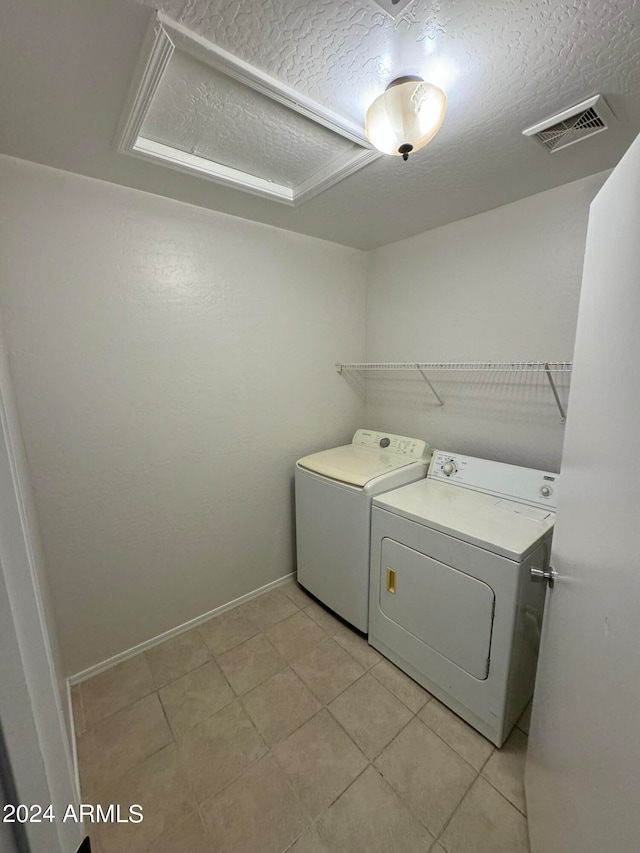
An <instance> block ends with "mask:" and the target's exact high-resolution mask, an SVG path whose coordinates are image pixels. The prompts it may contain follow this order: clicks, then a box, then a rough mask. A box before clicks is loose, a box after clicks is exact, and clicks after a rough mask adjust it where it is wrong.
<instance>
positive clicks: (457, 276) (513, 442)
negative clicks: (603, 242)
mask: <svg viewBox="0 0 640 853" xmlns="http://www.w3.org/2000/svg"><path fill="white" fill-rule="evenodd" d="M605 177H606V175H605V174H604V173H603V174H601V175H595V176H592V177H589V178H585V179H583V180H580V181H576V182H575V183H571V184H567V185H565V186H562V187H559V188H557V189H554V190H549V191H548V192H544V193H540V194H539V195H535V196H531V197H529V198H525V199H522V200H521V201H517V202H515V203H513V204H509V205H506V206H504V207H500V208H497V209H495V210H491V211H489V212H487V213H482V214H479V215H478V216H473V217H470V218H469V219H464V220H461V221H459V222H455V223H452V224H451V225H446V226H444V227H442V228H437V229H434V230H432V231H428V232H426V233H424V234H420V235H418V236H416V237H411V238H409V239H407V240H403V241H401V242H398V243H394V244H392V245H389V246H384V247H382V248H380V249H377V250H374V251H372V252H370V253H369V279H368V285H369V289H368V305H367V360H368V361H374V362H378V361H381V362H382V361H384V362H388V361H485V360H486V361H489V360H497V361H500V360H504V361H519V360H543V361H546V360H552V361H555V360H557V361H564V360H571V358H572V354H573V345H574V338H575V328H576V318H577V311H578V298H579V295H580V282H581V277H582V264H583V255H584V246H585V238H586V228H587V216H588V206H589V203H590V202H591V200H592V198H593V197H594V195H595V194H596V192H597V191H598V189H599V188H600V186H601V185H602V183H603V181H604V179H605ZM425 204H437V199H428V198H427V199H425ZM440 376H441V377H442V374H440ZM466 376H467V377H468V376H469V375H468V374H467V375H466ZM533 380H534V377H531V376H528V377H523V378H522V380H521V381H520V382H519V383H517V384H513V383H511V384H509V386H508V387H505V386H504V385H502V387H499V386H498V385H497V384H496V382H495V379H494V377H492V376H488V377H487V376H486V375H485V376H484V377H482V378H481V376H480V375H476V376H475V378H472V381H470V382H462V383H461V382H460V381H458V382H454V381H452V380H451V375H449V377H448V378H447V380H446V381H444V382H439V383H438V388H440V389H441V391H442V393H443V396H444V399H445V407H444V408H443V409H440V408H438V407H437V406H436V405H434V401H433V397H432V396H431V395H430V392H429V390H428V388H427V387H426V386H425V385H424V383H423V382H422V380H421V379H420V378H419V377H418V378H416V379H415V381H408V380H406V379H398V378H397V377H396V378H394V379H384V378H375V379H372V380H370V381H369V383H368V384H369V390H368V405H367V410H366V418H365V420H366V422H367V423H368V424H371V425H372V426H375V427H376V428H377V429H386V430H389V431H393V432H398V433H404V434H408V435H417V436H420V437H422V438H425V439H427V440H428V441H429V442H430V443H431V444H432V446H434V447H438V448H442V449H448V450H455V451H458V452H460V453H467V454H470V455H477V456H484V457H487V458H491V459H497V460H501V461H504V462H511V463H513V464H520V465H530V466H532V467H540V468H545V469H551V470H558V469H559V465H560V456H561V451H562V440H563V433H564V427H563V426H561V425H560V423H559V420H560V419H559V414H558V412H557V409H556V408H555V404H554V402H553V398H552V396H551V393H550V390H549V388H548V386H547V385H546V384H545V383H546V380H545V379H544V377H538V379H537V381H533Z"/></svg>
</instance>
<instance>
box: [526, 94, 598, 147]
mask: <svg viewBox="0 0 640 853" xmlns="http://www.w3.org/2000/svg"><path fill="white" fill-rule="evenodd" d="M612 121H613V113H612V112H611V110H610V109H609V107H608V106H607V103H606V101H605V99H604V98H603V97H602V95H594V97H593V98H589V100H588V101H583V102H582V103H581V104H576V105H575V106H574V107H569V109H567V110H563V112H561V113H558V115H555V116H550V117H549V118H547V119H545V120H544V121H541V122H538V124H534V125H533V127H528V128H527V129H526V130H523V131H522V132H523V134H524V135H525V136H535V137H537V139H539V140H540V142H541V143H542V144H543V145H544V147H545V148H546V149H547V150H548V151H552V152H553V151H559V150H560V149H561V148H566V147H567V146H568V145H573V144H574V142H582V140H583V139H588V138H589V137H590V136H593V135H594V134H596V133H601V132H602V131H603V130H607V128H609V127H610V125H611V123H612Z"/></svg>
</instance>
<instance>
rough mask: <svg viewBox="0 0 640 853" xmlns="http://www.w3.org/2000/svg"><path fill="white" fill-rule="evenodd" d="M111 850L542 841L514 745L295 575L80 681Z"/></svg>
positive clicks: (348, 851) (88, 755)
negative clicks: (377, 645)
mask: <svg viewBox="0 0 640 853" xmlns="http://www.w3.org/2000/svg"><path fill="white" fill-rule="evenodd" d="M72 700H73V707H74V719H75V726H76V735H77V746H78V761H79V766H80V779H81V787H82V797H83V801H84V802H95V803H98V802H99V803H101V804H103V805H104V806H106V805H108V804H111V803H120V804H121V806H123V811H124V812H125V813H126V811H127V810H128V806H129V804H131V803H139V804H141V805H142V806H143V808H144V820H143V821H142V823H139V824H126V823H121V824H118V823H112V824H98V825H94V827H93V831H92V832H91V836H92V846H93V849H94V851H96V853H178V851H180V853H214V851H215V853H284V851H290V853H428V851H432V853H443V851H446V853H525V851H528V850H529V843H528V837H527V821H526V817H525V802H524V791H523V768H524V757H525V751H526V747H527V735H526V731H527V723H526V721H521V722H520V723H519V727H518V728H516V729H514V731H513V733H512V735H511V736H510V738H509V740H508V741H507V743H506V744H505V746H504V747H503V748H502V749H501V750H496V749H494V747H493V746H492V745H491V744H490V743H489V742H488V741H487V740H485V739H484V738H483V737H482V736H481V735H479V734H478V733H477V732H475V731H474V730H473V729H471V728H470V727H469V726H467V725H466V723H464V722H462V720H460V719H459V718H458V717H456V716H455V715H454V714H452V713H451V712H450V711H449V710H448V709H447V708H445V706H444V705H442V704H440V702H438V701H437V700H436V699H434V698H432V697H431V696H430V695H429V694H428V693H427V692H426V691H424V690H423V689H422V688H421V687H419V686H418V685H417V684H416V683H415V682H413V681H412V680H411V679H410V678H408V677H407V676H406V675H404V673H402V672H401V671H400V670H399V669H397V668H396V667H395V666H393V665H392V664H391V663H389V662H388V661H387V660H385V659H384V658H383V657H381V655H379V654H378V652H376V651H375V650H374V649H372V648H371V647H370V646H369V645H368V644H367V642H366V640H365V639H364V638H363V637H361V636H360V635H359V634H357V633H356V632H355V631H352V630H351V629H350V628H348V627H347V626H346V625H344V624H343V623H342V622H341V621H339V620H338V619H336V618H335V617H333V616H332V615H331V614H330V613H329V612H328V611H327V610H325V609H324V608H323V607H321V606H320V605H319V604H317V603H316V602H315V601H313V600H312V599H311V598H310V597H309V596H307V595H306V593H305V592H304V591H303V590H302V589H301V588H300V587H298V586H297V585H296V584H294V583H289V584H287V585H286V586H283V587H281V588H279V589H276V590H273V591H271V592H268V593H266V594H264V595H262V596H260V597H259V598H256V599H254V600H253V601H250V602H248V603H247V604H244V605H242V606H241V607H238V608H236V609H235V610H231V611H229V612H227V613H224V614H222V615H221V616H218V617H216V618H214V619H212V620H210V621H209V622H207V623H205V624H204V625H202V626H200V628H198V629H195V630H193V631H190V632H189V633H186V634H182V635H181V636H179V637H176V638H175V639H173V640H169V641H167V642H166V643H164V644H162V645H161V646H157V647H156V648H154V649H151V650H150V651H148V652H145V653H144V654H141V655H139V656H138V657H135V658H132V659H130V660H128V661H126V662H124V663H122V664H119V665H118V666H115V667H113V668H112V669H110V670H108V671H106V672H104V673H101V674H100V675H97V676H95V677H94V678H92V679H90V680H88V681H85V682H83V683H82V684H81V685H77V686H76V687H74V688H73V689H72Z"/></svg>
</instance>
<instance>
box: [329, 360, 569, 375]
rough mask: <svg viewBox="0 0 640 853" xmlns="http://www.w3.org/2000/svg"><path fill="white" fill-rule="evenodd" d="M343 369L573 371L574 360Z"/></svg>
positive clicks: (351, 366)
mask: <svg viewBox="0 0 640 853" xmlns="http://www.w3.org/2000/svg"><path fill="white" fill-rule="evenodd" d="M336 368H337V370H338V373H342V371H343V370H487V371H502V372H506V373H547V372H548V371H551V372H552V373H571V370H572V368H573V362H572V361H421V362H418V361H398V362H337V363H336Z"/></svg>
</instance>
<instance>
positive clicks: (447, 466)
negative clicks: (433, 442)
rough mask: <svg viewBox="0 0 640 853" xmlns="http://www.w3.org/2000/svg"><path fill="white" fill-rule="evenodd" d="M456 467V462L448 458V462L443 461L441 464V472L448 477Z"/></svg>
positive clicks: (453, 472) (454, 471)
mask: <svg viewBox="0 0 640 853" xmlns="http://www.w3.org/2000/svg"><path fill="white" fill-rule="evenodd" d="M457 470H458V469H457V468H456V463H455V462H454V461H453V460H452V459H449V461H448V462H445V463H444V465H443V466H442V473H443V474H446V475H447V477H450V476H451V475H452V474H455V473H456V471H457Z"/></svg>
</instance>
